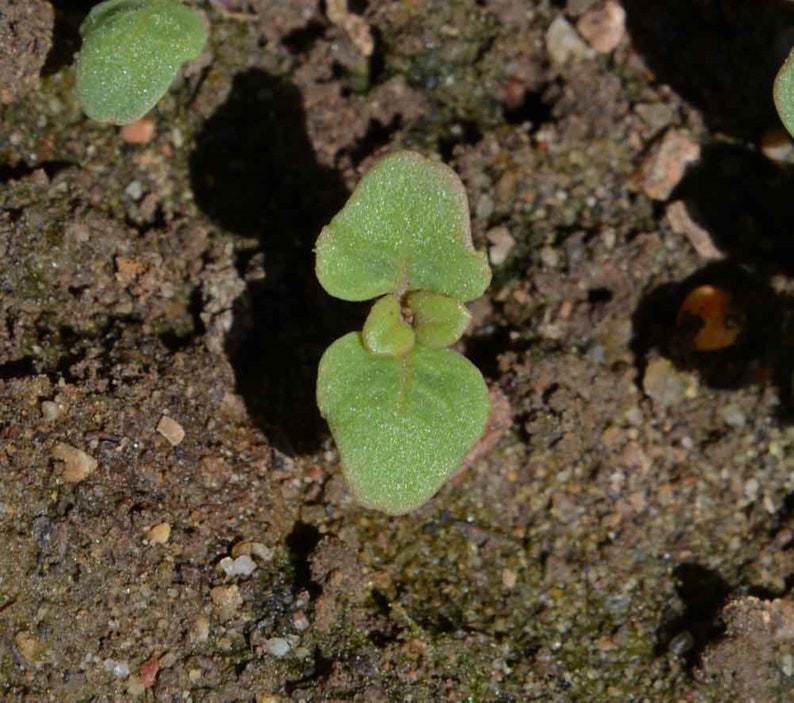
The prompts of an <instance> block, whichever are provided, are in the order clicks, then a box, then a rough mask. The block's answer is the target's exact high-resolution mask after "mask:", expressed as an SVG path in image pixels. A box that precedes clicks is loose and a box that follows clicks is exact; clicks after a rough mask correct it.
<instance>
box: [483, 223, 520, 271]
mask: <svg viewBox="0 0 794 703" xmlns="http://www.w3.org/2000/svg"><path fill="white" fill-rule="evenodd" d="M485 236H486V237H487V238H488V241H489V242H490V243H491V247H490V248H489V250H488V258H489V259H490V260H491V263H492V264H493V265H494V266H500V265H501V264H503V263H504V262H505V261H506V260H507V257H508V256H509V255H510V252H511V251H512V249H513V247H514V246H515V245H516V240H515V239H513V236H512V235H511V234H510V230H509V229H507V227H504V226H500V227H494V228H493V229H491V230H488V233H487V234H486V235H485Z"/></svg>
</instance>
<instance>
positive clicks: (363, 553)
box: [0, 0, 794, 703]
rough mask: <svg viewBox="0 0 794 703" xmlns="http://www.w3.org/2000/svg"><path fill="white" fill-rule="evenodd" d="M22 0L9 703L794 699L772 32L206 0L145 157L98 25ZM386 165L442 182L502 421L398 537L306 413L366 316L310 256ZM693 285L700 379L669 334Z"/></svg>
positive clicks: (0, 191) (3, 209) (524, 10)
mask: <svg viewBox="0 0 794 703" xmlns="http://www.w3.org/2000/svg"><path fill="white" fill-rule="evenodd" d="M38 4H41V5H42V6H44V11H43V12H42V13H27V14H26V13H24V12H20V7H22V6H25V5H26V3H19V2H14V1H13V0H0V38H1V37H6V36H13V37H14V42H15V43H14V47H16V48H14V49H13V50H12V51H10V52H9V51H8V50H7V45H6V43H5V40H2V41H0V76H2V77H3V79H2V81H0V90H3V91H5V92H3V94H2V96H0V102H3V103H8V104H4V105H0V179H2V184H0V532H2V536H0V540H2V542H0V543H1V544H2V545H3V548H2V549H0V692H1V693H0V695H2V696H4V697H5V698H7V699H8V700H29V701H43V700H53V701H73V700H74V701H78V700H91V699H96V700H114V699H118V700H126V699H128V698H129V697H131V696H138V697H141V698H142V699H143V700H163V701H171V700H195V701H199V700H200V701H238V700H239V701H250V700H255V701H258V702H260V703H264V702H273V701H282V700H283V701H287V700H295V701H351V700H354V701H367V702H370V701H403V700H413V701H440V700H449V701H466V700H472V701H505V702H507V701H529V700H543V701H579V700H586V701H600V700H619V701H627V700H652V701H679V700H688V701H724V700H728V699H730V698H731V697H734V698H736V699H737V700H750V699H751V698H750V697H752V698H753V699H754V700H758V701H778V700H781V701H782V700H787V699H789V698H790V697H791V696H792V695H794V694H792V691H794V636H792V631H794V627H793V626H792V624H791V621H792V614H791V604H790V595H789V594H790V589H791V586H792V584H794V551H793V550H792V549H791V547H792V544H794V478H792V476H793V474H792V468H794V458H792V457H793V456H794V454H793V452H794V428H792V426H791V422H790V419H791V416H792V412H791V410H792V402H793V401H792V392H791V390H792V389H791V376H792V370H794V332H792V330H794V325H792V312H793V311H794V307H793V302H792V301H793V300H794V298H792V295H793V292H794V282H793V279H792V274H794V246H792V243H791V242H792V239H791V236H790V235H791V232H792V231H794V208H792V206H791V202H792V198H791V193H792V192H794V179H793V178H792V172H791V167H790V165H789V164H787V163H785V162H784V163H781V161H780V160H778V161H772V160H770V159H769V158H767V156H765V155H764V154H765V153H770V152H769V150H768V149H767V150H766V151H762V150H761V149H760V147H761V146H762V145H763V144H768V140H769V135H770V134H771V132H770V131H769V130H770V129H774V128H776V127H777V122H776V118H775V115H774V110H773V108H772V103H771V97H770V95H769V94H768V93H769V90H768V86H769V85H770V84H771V78H772V76H773V75H774V71H775V67H776V66H777V65H778V64H779V63H780V61H781V60H782V57H783V55H784V54H785V52H786V49H787V45H788V44H790V35H791V27H792V26H793V23H792V20H794V14H793V10H794V8H792V6H791V3H789V2H786V1H785V0H755V1H754V2H743V1H742V0H723V1H720V2H718V1H717V0H699V1H697V2H696V1H694V0H622V2H621V3H619V4H618V3H617V2H615V1H614V0H613V1H612V2H605V1H603V0H568V2H567V3H565V2H557V1H552V0H535V1H533V2H526V3H520V2H513V1H512V0H485V1H483V2H474V1H473V0H404V1H403V0H399V1H398V0H382V1H381V0H370V1H369V2H355V1H354V2H350V3H348V6H349V8H350V10H351V12H348V11H347V10H345V4H344V3H335V2H332V1H331V0H329V1H328V2H324V3H319V2H316V1H315V0H301V1H300V2H288V1H287V0H282V1H275V0H213V1H212V2H210V3H196V4H198V5H200V6H201V7H202V8H203V9H204V10H205V11H206V13H207V16H208V19H209V21H210V23H211V26H212V35H211V41H210V45H209V46H208V48H207V50H206V51H205V53H204V55H203V56H202V57H201V59H199V60H198V61H197V62H195V63H193V64H191V65H189V66H187V67H186V68H185V70H184V71H183V72H182V75H181V76H180V78H179V79H178V80H177V82H176V83H175V85H174V86H173V88H172V90H171V91H170V92H169V94H168V95H167V96H166V97H165V98H164V99H163V100H162V101H161V102H160V104H159V105H158V107H157V108H156V109H155V111H154V112H153V113H152V115H151V118H152V119H153V120H154V124H155V132H154V136H153V138H152V139H151V140H150V141H148V142H146V143H144V144H131V143H128V142H125V141H124V140H123V139H122V137H121V135H120V133H119V130H118V129H117V128H114V127H108V126H103V125H99V124H96V123H92V122H90V121H88V120H87V119H86V118H84V117H83V116H82V115H81V113H80V109H79V106H78V105H77V104H76V102H75V98H74V94H73V82H74V73H73V69H72V68H71V62H72V57H73V54H74V51H75V49H76V48H77V46H78V40H77V28H78V27H79V24H80V22H81V21H82V19H83V17H84V16H85V13H86V12H87V10H88V8H89V7H90V5H91V3H90V2H70V3H54V4H55V6H56V11H55V28H54V34H53V36H52V37H50V34H49V29H48V25H47V23H46V21H45V20H46V9H47V8H49V5H48V4H47V3H44V2H40V3H38ZM621 8H623V9H624V10H625V28H626V31H625V32H622V31H621V23H620V22H619V21H617V20H619V19H620V16H621V13H620V9H621ZM609 32H613V33H614V37H615V38H616V42H615V43H612V44H610V41H611V38H612V36H613V35H610V34H609ZM583 37H585V38H586V39H587V41H585V39H584V38H583ZM787 37H789V39H787ZM588 41H589V42H590V44H588ZM50 44H51V45H52V48H51V50H50V51H49V54H48V55H47V56H46V63H45V62H44V60H43V56H44V54H43V53H42V52H46V48H48V47H49V46H50ZM591 44H592V46H591ZM43 47H45V48H43ZM592 47H596V48H598V49H599V51H596V50H595V49H593V48H592ZM42 65H43V70H42V77H41V81H40V85H38V86H37V85H36V83H37V81H38V80H39V69H40V68H41V67H42ZM762 138H764V139H766V141H764V139H762ZM399 148H411V149H416V150H419V151H422V152H424V153H426V154H429V155H438V156H440V158H442V159H443V160H445V161H446V162H448V163H449V164H450V165H451V166H452V167H453V168H455V169H456V170H457V171H458V173H460V175H461V177H462V178H463V180H464V182H465V185H466V187H467V190H468V193H469V200H470V203H471V206H472V218H473V220H472V225H473V231H474V238H475V243H476V245H477V246H478V247H480V248H488V249H489V251H490V255H491V258H492V261H494V262H495V263H494V283H493V285H492V287H491V288H490V290H489V292H488V295H487V296H486V297H485V298H483V299H482V300H480V301H477V302H476V303H474V305H473V306H472V307H473V312H474V317H475V324H474V325H473V326H472V329H471V330H470V333H469V334H468V335H467V337H466V338H465V340H464V343H463V345H462V350H463V351H465V352H466V354H467V355H468V356H469V357H470V358H471V359H472V360H473V361H474V362H475V363H476V364H477V365H478V366H479V367H480V368H481V369H482V370H483V372H484V374H485V375H486V377H487V378H488V380H489V382H490V383H491V384H492V386H493V387H494V389H495V396H497V397H498V396H499V393H497V391H500V392H501V395H503V396H504V397H505V398H506V399H507V401H509V410H508V409H507V407H506V405H505V404H504V402H502V405H501V413H502V416H501V421H500V423H496V425H498V426H499V427H501V430H500V431H501V432H504V434H503V436H502V438H501V439H500V440H499V441H498V443H496V445H495V446H492V447H491V448H490V450H489V451H488V452H487V453H485V454H484V455H482V454H481V455H480V456H479V457H478V458H476V459H475V461H474V462H473V464H472V465H471V466H470V467H469V468H468V469H467V470H466V471H465V472H464V473H463V474H461V475H460V476H458V477H457V478H456V479H455V480H453V481H451V482H450V483H449V484H448V485H447V486H445V487H444V488H443V489H442V490H441V492H440V493H439V494H438V495H437V496H436V497H435V498H434V499H433V500H432V501H431V502H430V503H429V504H428V505H426V506H425V507H423V508H422V509H421V510H419V511H418V512H417V513H415V514H412V515H409V516H406V517H401V518H390V517H387V516H384V515H381V514H376V513H369V512H367V511H364V510H362V509H361V508H359V507H358V506H356V505H355V503H354V502H353V501H352V499H351V498H350V496H349V494H348V493H347V492H346V489H345V486H344V483H343V481H342V478H341V474H340V470H339V466H338V457H337V455H336V453H335V450H334V447H333V443H332V442H331V440H330V437H329V435H328V432H327V428H326V427H325V425H324V423H323V422H322V419H321V418H320V417H319V415H318V413H317V410H316V406H315V404H314V397H313V395H314V379H315V373H316V366H317V361H318V359H319V356H320V354H321V353H322V351H323V349H324V348H325V347H326V346H327V345H328V344H329V343H330V342H331V341H332V340H333V339H335V338H336V337H338V336H340V335H341V334H343V333H345V332H347V331H350V330H352V329H356V328H357V327H360V324H361V321H362V315H363V313H364V309H363V308H362V307H360V306H357V305H351V304H343V303H340V302H338V301H334V300H332V299H330V298H329V297H328V296H326V295H325V294H324V292H323V291H322V290H321V289H320V288H319V286H318V284H317V283H316V280H315V278H314V274H313V270H312V251H311V250H312V245H313V242H314V239H315V238H316V236H317V234H318V232H319V230H320V228H321V227H322V225H323V224H324V223H325V222H327V221H328V220H329V219H330V217H331V216H332V215H333V213H334V212H335V211H336V210H337V209H338V208H339V207H340V206H341V204H342V203H343V202H344V200H345V198H346V197H347V195H348V193H349V192H350V191H351V189H352V188H353V187H354V185H355V183H356V182H357V180H358V179H359V178H360V176H361V174H362V173H363V171H364V170H366V168H367V167H368V166H369V165H371V164H372V163H373V161H374V160H375V159H376V158H377V157H378V156H379V155H381V154H383V153H386V152H388V151H392V150H395V149H399ZM783 153H784V155H783V156H782V157H780V158H783V159H785V158H786V157H785V149H784V150H783ZM789 153H790V152H789ZM715 247H716V249H717V250H718V251H719V252H720V257H721V258H718V259H707V258H705V257H707V256H711V253H713V251H714V249H715ZM497 262H498V263H497ZM704 284H709V285H712V286H716V287H718V288H720V289H722V290H725V291H727V292H728V293H729V295H730V298H731V300H732V301H733V309H732V311H731V324H735V325H738V326H739V335H738V340H737V342H736V343H735V344H734V345H732V346H730V347H728V348H726V349H723V350H719V351H712V352H703V351H700V352H699V351H697V350H695V349H694V348H693V340H694V338H695V337H694V335H695V334H696V332H697V329H696V327H697V322H698V321H697V319H696V320H694V322H695V327H694V328H693V327H691V325H690V324H689V323H690V322H692V320H691V319H689V320H688V321H687V323H686V324H679V322H680V319H679V315H678V310H679V307H680V305H681V302H682V301H683V300H684V298H685V297H686V295H687V294H688V293H689V292H690V291H691V290H693V289H694V288H696V287H697V286H700V285H704ZM508 416H509V418H510V419H511V420H512V423H511V427H510V428H509V429H508V430H507V431H506V432H505V430H504V428H505V425H506V424H507V423H505V422H504V420H505V418H506V417H508ZM182 431H183V432H184V437H181V432H182ZM490 439H492V438H490ZM64 458H66V459H67V461H63V459H64ZM251 569H253V571H251ZM748 594H752V595H753V596H754V597H748ZM748 696H749V697H748Z"/></svg>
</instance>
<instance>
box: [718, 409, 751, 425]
mask: <svg viewBox="0 0 794 703" xmlns="http://www.w3.org/2000/svg"><path fill="white" fill-rule="evenodd" d="M720 416H721V417H722V421H723V422H724V423H725V424H726V425H729V426H730V427H744V426H745V425H746V424H747V418H746V417H745V415H744V413H743V412H742V411H741V410H740V409H739V406H738V405H735V404H734V403H731V404H730V405H726V406H725V407H724V408H722V410H720Z"/></svg>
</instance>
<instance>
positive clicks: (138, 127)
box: [119, 117, 154, 144]
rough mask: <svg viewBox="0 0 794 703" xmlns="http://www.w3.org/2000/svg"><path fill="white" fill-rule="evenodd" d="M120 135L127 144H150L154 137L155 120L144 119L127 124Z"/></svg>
mask: <svg viewBox="0 0 794 703" xmlns="http://www.w3.org/2000/svg"><path fill="white" fill-rule="evenodd" d="M119 135H120V136H121V138H122V139H123V140H124V141H125V142H127V144H148V143H149V142H150V141H152V137H154V120H153V119H152V118H151V117H142V118H141V119H139V120H137V121H136V122H130V123H129V124H125V125H124V126H123V127H122V128H121V129H120V130H119Z"/></svg>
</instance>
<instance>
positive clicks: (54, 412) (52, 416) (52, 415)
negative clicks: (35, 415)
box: [41, 400, 63, 422]
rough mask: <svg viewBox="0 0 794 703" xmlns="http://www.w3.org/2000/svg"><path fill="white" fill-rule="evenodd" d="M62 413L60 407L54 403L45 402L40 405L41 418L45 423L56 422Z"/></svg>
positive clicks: (50, 401)
mask: <svg viewBox="0 0 794 703" xmlns="http://www.w3.org/2000/svg"><path fill="white" fill-rule="evenodd" d="M62 412H63V410H62V408H61V406H60V405H58V403H56V402H55V401H52V400H45V401H44V402H42V404H41V416H42V417H43V418H44V419H45V420H47V422H52V421H53V420H57V419H58V418H59V417H60V416H61V413H62Z"/></svg>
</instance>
